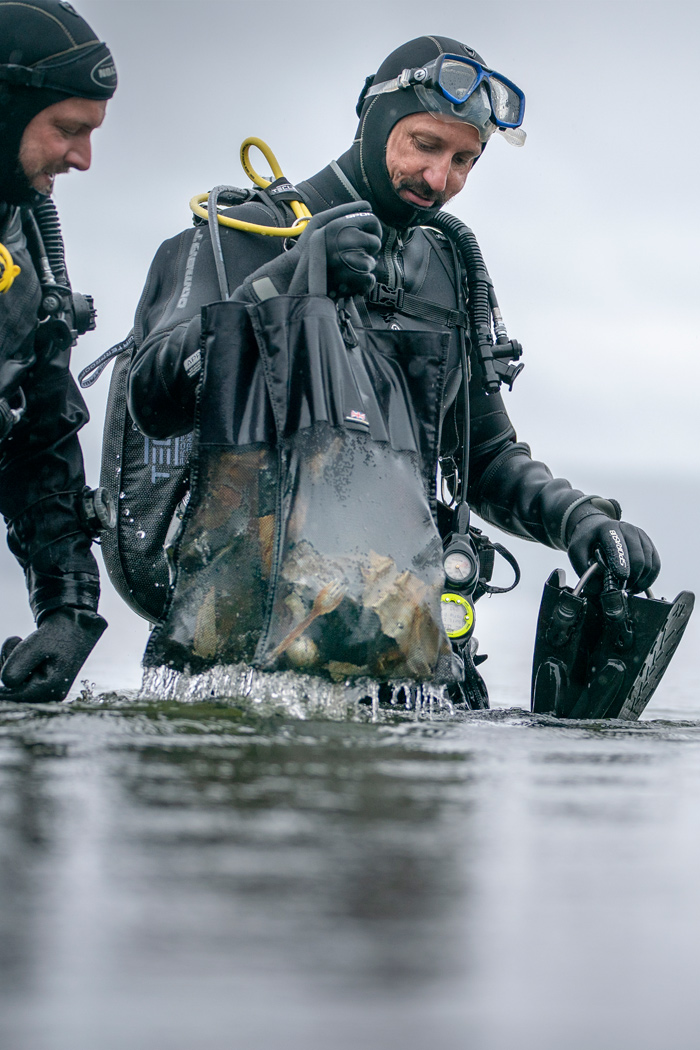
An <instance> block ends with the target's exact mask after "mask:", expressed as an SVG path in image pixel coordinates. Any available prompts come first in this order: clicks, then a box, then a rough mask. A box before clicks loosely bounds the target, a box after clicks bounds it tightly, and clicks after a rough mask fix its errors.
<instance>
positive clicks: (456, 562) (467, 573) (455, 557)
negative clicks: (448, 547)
mask: <svg viewBox="0 0 700 1050" xmlns="http://www.w3.org/2000/svg"><path fill="white" fill-rule="evenodd" d="M442 564H443V567H444V569H445V576H447V579H448V580H450V581H451V582H452V583H466V582H467V581H468V580H470V579H471V577H472V576H473V575H474V571H475V568H476V566H475V564H474V558H473V556H472V555H471V552H468V551H455V550H452V551H449V552H448V553H447V554H446V555H445V559H444V561H443V563H442Z"/></svg>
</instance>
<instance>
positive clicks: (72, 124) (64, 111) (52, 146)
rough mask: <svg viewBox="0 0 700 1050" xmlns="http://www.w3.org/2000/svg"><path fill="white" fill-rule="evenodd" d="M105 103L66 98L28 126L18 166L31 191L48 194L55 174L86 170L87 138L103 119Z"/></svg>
mask: <svg viewBox="0 0 700 1050" xmlns="http://www.w3.org/2000/svg"><path fill="white" fill-rule="evenodd" d="M106 108H107V103H106V102H98V101H97V100H96V99H90V98H67V99H65V100H64V101H63V102H56V103H55V104H54V105H53V106H47V107H46V109H42V111H41V112H40V113H37V115H36V116H35V117H34V119H33V120H31V121H30V122H29V124H27V126H26V128H25V129H24V134H23V135H22V141H21V143H20V147H19V163H20V167H21V168H22V170H23V171H24V174H25V175H26V176H27V178H28V180H29V182H30V183H31V184H32V186H33V188H34V189H35V190H37V191H38V192H39V193H43V194H45V195H47V196H48V195H49V194H50V193H51V192H52V191H53V183H54V178H55V176H56V175H60V174H62V173H63V172H65V171H69V170H70V169H71V168H77V169H78V171H87V169H88V168H89V167H90V161H91V160H92V151H91V144H90V136H91V134H92V133H93V131H94V130H95V128H99V126H100V124H101V123H102V121H103V120H104V116H105V110H106Z"/></svg>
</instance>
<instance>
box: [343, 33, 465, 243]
mask: <svg viewBox="0 0 700 1050" xmlns="http://www.w3.org/2000/svg"><path fill="white" fill-rule="evenodd" d="M442 54H452V55H465V57H467V58H471V59H473V60H475V61H476V62H480V63H482V64H484V60H483V58H482V57H481V55H479V54H478V53H477V52H476V51H474V50H473V48H471V47H468V46H467V45H466V44H462V43H460V42H459V41H458V40H453V39H452V38H451V37H446V36H421V37H417V38H416V39H415V40H410V41H409V42H408V43H407V44H402V45H401V47H397V48H396V50H395V51H392V53H391V54H390V55H389V56H388V57H387V58H385V59H384V61H383V62H382V64H381V65H380V67H379V69H378V70H377V72H376V73H375V74H374V76H372V77H368V78H367V80H366V81H365V86H364V88H363V91H362V94H361V95H360V98H359V100H358V103H357V111H358V116H359V118H360V123H359V126H358V129H357V133H356V136H355V141H354V143H353V145H352V148H351V150H350V151H349V153H348V154H345V158H343V159H345V160H347V161H350V163H351V166H352V168H353V174H354V176H355V179H356V181H357V182H358V183H359V185H358V189H360V190H361V193H362V195H363V196H366V197H367V199H368V200H369V202H370V204H371V205H372V208H373V210H374V211H375V213H376V214H377V215H378V217H379V218H380V219H381V220H382V222H385V223H387V224H388V225H390V226H398V227H407V226H413V225H417V224H419V223H421V222H425V220H426V218H429V217H430V216H431V215H434V214H435V213H436V212H437V211H439V208H419V209H417V208H414V207H412V206H411V205H410V204H407V203H406V202H405V201H404V200H402V199H401V197H399V195H398V194H397V193H396V191H395V190H394V188H393V186H392V184H391V179H390V178H389V172H388V171H387V166H386V159H385V158H386V144H387V139H388V138H389V135H390V134H391V131H392V128H393V127H394V125H395V124H397V123H398V122H399V121H400V120H402V119H403V118H404V117H407V116H410V115H411V114H412V113H425V107H424V106H423V104H422V103H421V102H420V100H419V98H418V96H417V95H416V92H415V90H414V89H413V88H412V87H410V88H408V89H406V90H403V91H394V92H391V93H389V94H384V95H374V96H372V97H371V98H369V99H368V98H366V97H365V93H366V91H367V89H368V88H369V87H370V86H371V84H373V83H377V84H380V83H382V82H383V81H385V80H392V79H393V78H394V77H398V76H399V75H400V74H401V72H402V71H403V70H404V69H412V68H417V67H418V66H422V65H425V64H426V63H428V62H432V61H433V59H435V58H437V57H438V56H439V55H442Z"/></svg>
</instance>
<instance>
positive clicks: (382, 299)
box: [368, 284, 404, 313]
mask: <svg viewBox="0 0 700 1050" xmlns="http://www.w3.org/2000/svg"><path fill="white" fill-rule="evenodd" d="M403 295H404V290H403V288H387V286H386V285H385V284H375V286H374V288H373V289H372V291H371V292H370V293H369V296H368V299H369V301H370V302H371V303H376V304H377V305H378V306H393V308H394V309H395V310H398V311H399V313H400V312H401V308H402V306H403Z"/></svg>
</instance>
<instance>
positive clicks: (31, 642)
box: [0, 606, 107, 704]
mask: <svg viewBox="0 0 700 1050" xmlns="http://www.w3.org/2000/svg"><path fill="white" fill-rule="evenodd" d="M106 626H107V621H106V620H104V619H103V618H102V617H101V616H99V615H98V614H97V613H94V612H90V611H89V610H88V609H74V608H72V607H68V606H64V607H63V608H60V609H56V610H55V611H54V612H51V613H48V614H47V615H46V616H45V617H44V618H43V619H42V621H41V623H40V624H39V626H38V627H37V629H36V631H34V632H33V633H32V634H29V635H27V637H26V638H25V639H24V640H22V639H21V638H17V637H13V638H7V639H6V641H5V642H4V643H3V646H2V649H0V679H2V684H3V686H5V688H4V689H0V701H2V700H14V701H17V703H26V704H38V703H47V702H48V701H50V700H63V698H64V697H65V696H66V695H67V693H68V690H69V689H70V687H71V686H72V684H73V682H74V681H75V678H76V676H77V674H78V671H79V670H80V668H81V667H82V666H83V664H84V663H85V661H86V660H87V658H88V656H89V655H90V653H91V652H92V650H93V648H94V647H95V645H96V644H97V642H98V641H99V638H100V636H101V635H102V632H103V631H104V629H105V628H106Z"/></svg>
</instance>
